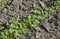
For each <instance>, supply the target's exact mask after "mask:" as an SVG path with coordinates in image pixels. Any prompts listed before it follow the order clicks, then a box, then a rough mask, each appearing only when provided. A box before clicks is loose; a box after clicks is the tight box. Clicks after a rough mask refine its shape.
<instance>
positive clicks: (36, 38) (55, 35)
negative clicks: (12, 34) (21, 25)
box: [14, 10, 60, 39]
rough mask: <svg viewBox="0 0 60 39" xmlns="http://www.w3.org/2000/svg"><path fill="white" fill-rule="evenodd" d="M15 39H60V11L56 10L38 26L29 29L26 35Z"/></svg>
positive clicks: (23, 34)
mask: <svg viewBox="0 0 60 39" xmlns="http://www.w3.org/2000/svg"><path fill="white" fill-rule="evenodd" d="M14 39H60V10H56V11H55V12H53V14H50V15H49V16H48V17H47V18H46V19H44V20H42V21H40V23H39V25H38V26H33V27H28V29H27V30H26V32H25V33H22V34H21V35H20V36H18V37H16V38H14Z"/></svg>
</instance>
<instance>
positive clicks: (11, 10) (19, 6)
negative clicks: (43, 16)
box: [0, 0, 53, 25]
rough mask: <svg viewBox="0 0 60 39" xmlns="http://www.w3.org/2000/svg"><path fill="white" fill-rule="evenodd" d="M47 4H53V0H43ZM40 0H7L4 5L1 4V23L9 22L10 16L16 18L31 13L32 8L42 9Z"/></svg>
mask: <svg viewBox="0 0 60 39" xmlns="http://www.w3.org/2000/svg"><path fill="white" fill-rule="evenodd" d="M42 1H43V2H45V4H46V5H47V6H51V5H52V4H53V0H52V1H51V0H49V1H48V0H46V1H45V0H42ZM40 9H41V5H40V4H39V1H38V0H6V2H5V4H4V5H3V6H1V5H0V25H3V24H9V22H10V18H11V17H12V19H14V20H15V19H16V18H17V17H18V15H19V16H21V17H22V16H26V15H28V14H30V12H31V10H40Z"/></svg>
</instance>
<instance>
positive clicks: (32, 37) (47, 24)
mask: <svg viewBox="0 0 60 39" xmlns="http://www.w3.org/2000/svg"><path fill="white" fill-rule="evenodd" d="M42 1H43V2H44V3H45V4H46V6H48V7H50V6H51V5H53V3H54V0H42ZM40 9H41V5H40V4H39V1H38V0H6V3H5V4H4V5H3V6H0V25H6V24H9V22H10V17H12V18H13V19H14V20H15V19H16V18H17V17H18V15H19V16H21V17H22V16H27V15H29V14H30V12H31V10H40ZM13 39H60V11H59V10H57V11H56V12H54V14H51V15H49V17H48V18H46V19H44V20H42V21H41V22H40V23H39V25H38V26H36V27H29V28H28V29H27V30H26V33H22V34H21V35H20V36H18V37H15V38H13Z"/></svg>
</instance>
